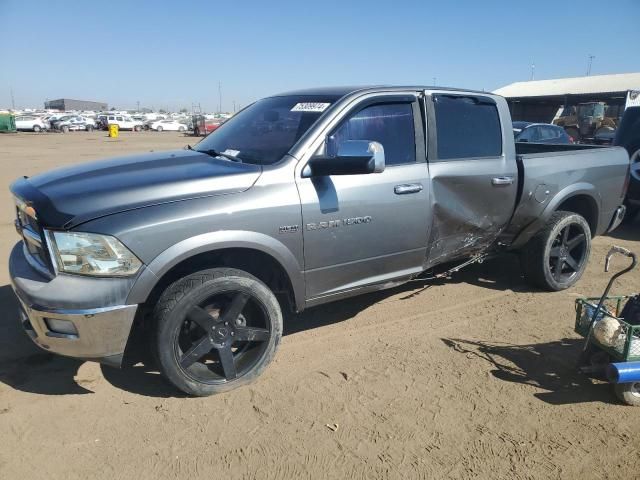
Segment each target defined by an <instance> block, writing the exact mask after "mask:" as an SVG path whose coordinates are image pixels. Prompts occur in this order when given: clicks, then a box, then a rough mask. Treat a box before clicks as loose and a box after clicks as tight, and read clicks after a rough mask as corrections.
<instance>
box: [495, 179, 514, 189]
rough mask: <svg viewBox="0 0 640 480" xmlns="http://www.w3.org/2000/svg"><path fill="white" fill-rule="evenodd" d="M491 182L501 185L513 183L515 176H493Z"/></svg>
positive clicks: (497, 185)
mask: <svg viewBox="0 0 640 480" xmlns="http://www.w3.org/2000/svg"><path fill="white" fill-rule="evenodd" d="M491 183H492V184H493V185H494V186H496V187H499V186H501V185H511V184H512V183H513V177H493V178H492V179H491Z"/></svg>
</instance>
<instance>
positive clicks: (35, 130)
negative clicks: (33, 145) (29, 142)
mask: <svg viewBox="0 0 640 480" xmlns="http://www.w3.org/2000/svg"><path fill="white" fill-rule="evenodd" d="M40 130H42V129H41V128H40V126H39V125H34V126H33V131H34V132H36V133H38V132H40Z"/></svg>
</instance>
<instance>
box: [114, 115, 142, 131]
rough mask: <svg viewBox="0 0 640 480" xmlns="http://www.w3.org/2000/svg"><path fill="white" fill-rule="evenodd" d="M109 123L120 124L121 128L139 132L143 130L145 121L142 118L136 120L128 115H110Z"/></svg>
mask: <svg viewBox="0 0 640 480" xmlns="http://www.w3.org/2000/svg"><path fill="white" fill-rule="evenodd" d="M107 125H118V129H120V130H133V131H136V132H139V131H140V130H142V125H143V123H142V122H141V121H140V120H134V119H133V118H131V117H130V116H128V115H109V116H107Z"/></svg>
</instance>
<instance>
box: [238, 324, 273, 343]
mask: <svg viewBox="0 0 640 480" xmlns="http://www.w3.org/2000/svg"><path fill="white" fill-rule="evenodd" d="M235 339H236V340H237V341H239V342H242V341H245V342H266V341H267V340H269V330H267V329H266V328H256V327H236V334H235Z"/></svg>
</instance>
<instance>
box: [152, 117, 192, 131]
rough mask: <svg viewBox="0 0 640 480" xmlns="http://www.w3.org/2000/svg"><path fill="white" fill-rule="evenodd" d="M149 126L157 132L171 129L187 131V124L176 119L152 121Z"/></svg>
mask: <svg viewBox="0 0 640 480" xmlns="http://www.w3.org/2000/svg"><path fill="white" fill-rule="evenodd" d="M149 128H150V129H151V130H155V131H156V132H162V131H163V130H171V131H174V132H186V131H187V126H186V125H185V124H184V123H180V122H177V121H176V120H160V121H158V122H152V123H151V124H149Z"/></svg>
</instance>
